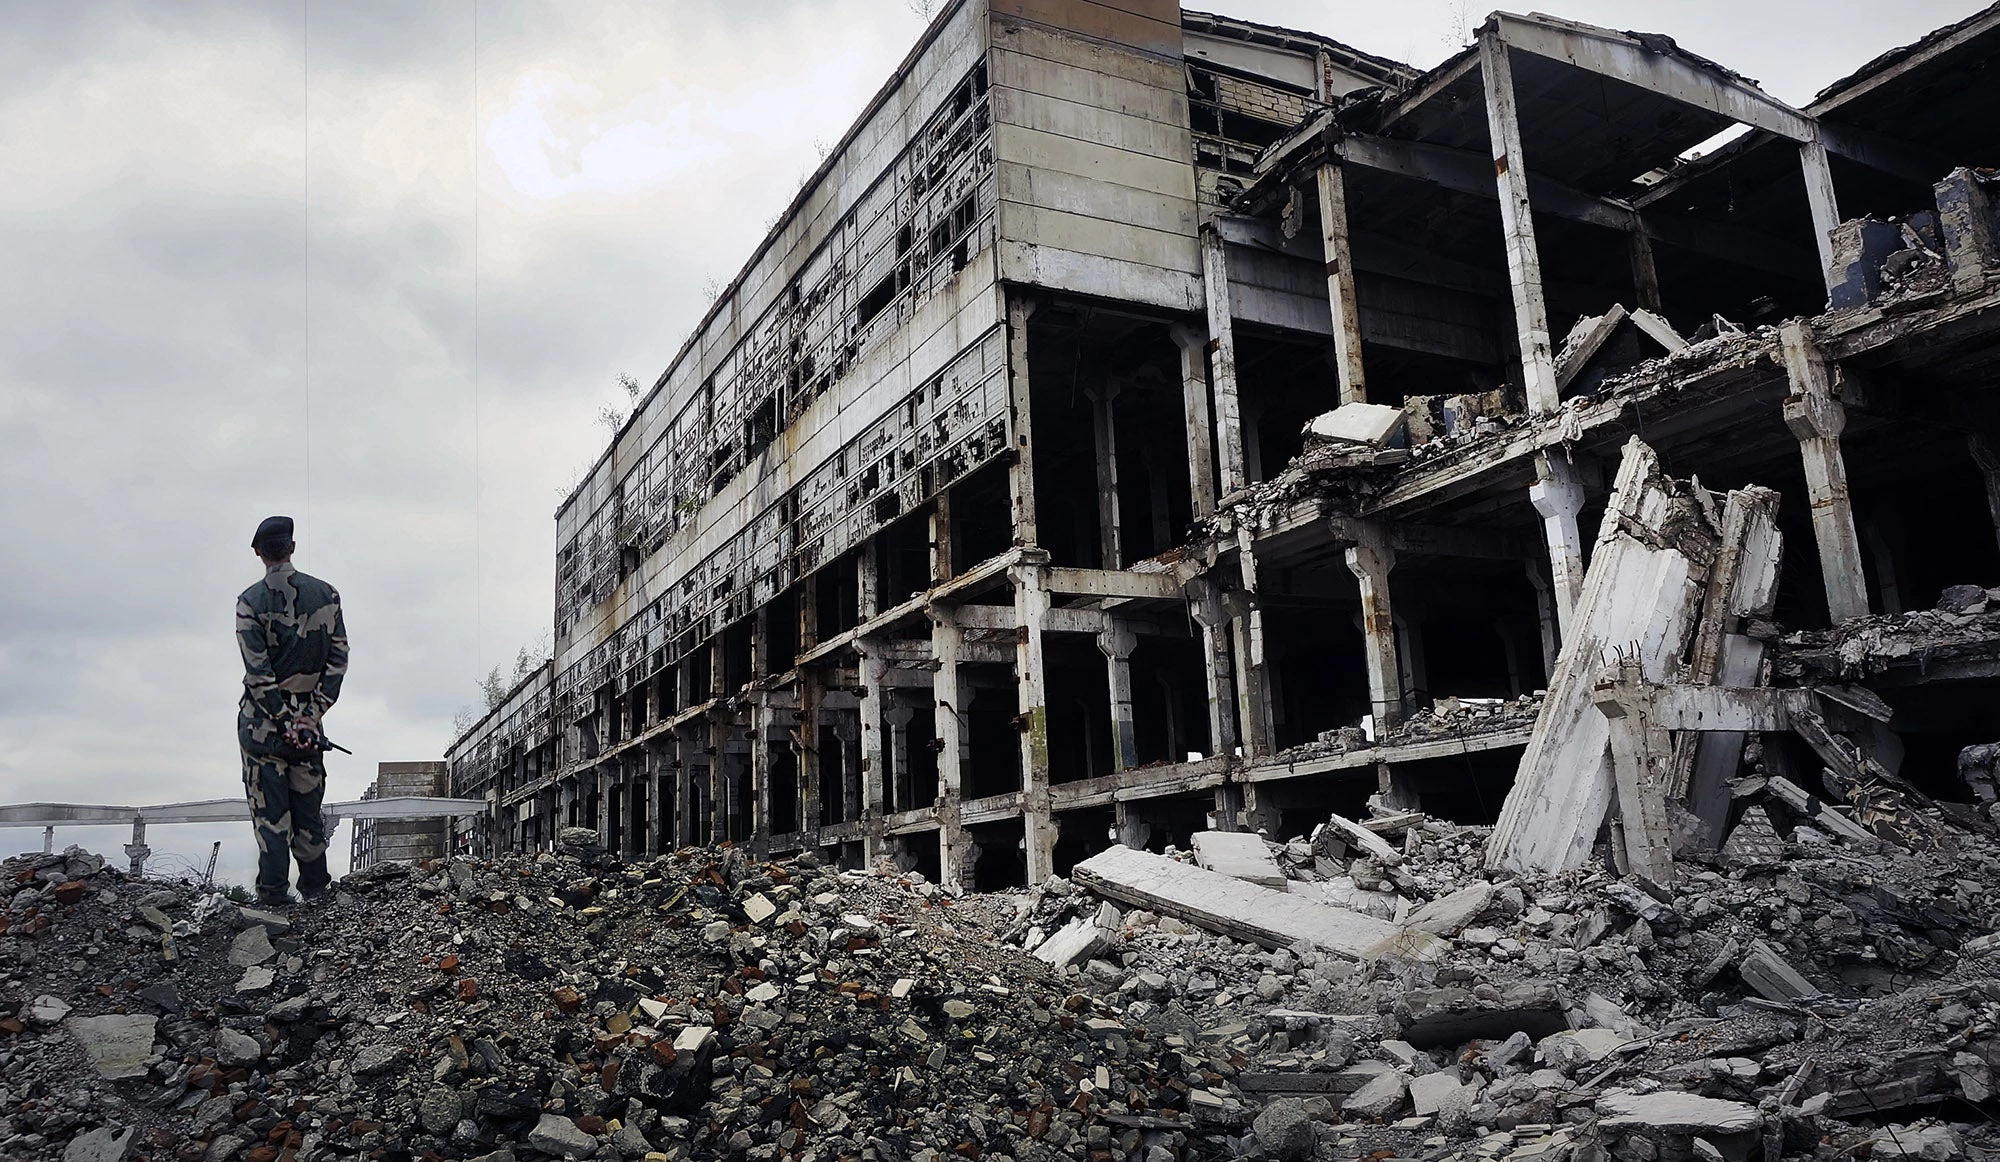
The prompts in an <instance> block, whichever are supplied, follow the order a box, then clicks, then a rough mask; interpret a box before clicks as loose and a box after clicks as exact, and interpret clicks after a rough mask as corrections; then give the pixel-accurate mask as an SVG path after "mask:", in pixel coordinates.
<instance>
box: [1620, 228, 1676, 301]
mask: <svg viewBox="0 0 2000 1162" xmlns="http://www.w3.org/2000/svg"><path fill="white" fill-rule="evenodd" d="M1625 244H1626V253H1627V256H1628V257H1629V258H1630V260H1631V263H1632V301H1633V302H1634V303H1635V304H1637V305H1638V307H1639V309H1640V310H1642V311H1652V312H1653V313H1655V314H1658V313H1660V312H1661V311H1663V310H1665V309H1666V308H1665V307H1664V306H1662V305H1661V303H1660V273H1659V268H1658V267H1657V266H1655V265H1654V263H1653V240H1652V238H1651V237H1649V236H1648V235H1647V233H1646V224H1645V223H1644V222H1642V221H1640V220H1639V215H1637V214H1633V215H1632V227H1631V229H1630V230H1627V231H1626V233H1625Z"/></svg>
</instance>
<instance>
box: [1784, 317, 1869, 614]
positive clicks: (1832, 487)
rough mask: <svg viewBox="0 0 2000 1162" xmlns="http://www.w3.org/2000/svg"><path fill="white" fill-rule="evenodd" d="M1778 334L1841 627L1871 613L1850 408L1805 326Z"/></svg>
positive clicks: (1790, 412) (1789, 419)
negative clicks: (1848, 449)
mask: <svg viewBox="0 0 2000 1162" xmlns="http://www.w3.org/2000/svg"><path fill="white" fill-rule="evenodd" d="M1778 334H1779V341H1780V342H1781V343H1782V344H1783V347H1784V353H1785V371H1786V374H1787V375H1788V376H1789V377H1790V380H1791V396H1790V398H1788V399H1787V400H1786V401H1785V426H1786V427H1788V428H1790V429H1791V431H1792V435H1793V436H1795V437H1797V438H1798V441H1799V453H1800V455H1801V456H1802V457H1803V458H1804V461H1805V470H1806V494H1807V497H1808V498H1809V499H1810V501H1811V503H1812V518H1813V538H1814V540H1816V541H1817V542H1818V544H1819V567H1820V573H1821V575H1822V577H1823V578H1824V580H1825V583H1826V611H1827V617H1828V618H1829V619H1831V620H1832V621H1833V623H1834V624H1835V625H1838V624H1840V623H1841V622H1843V621H1848V620H1851V619H1853V618H1856V617H1865V616H1867V614H1868V583H1867V579H1866V577H1865V576H1864V575H1863V573H1862V571H1861V538H1860V536H1859V535H1858V534H1857V533H1856V532H1855V528H1854V502H1853V500H1852V498H1851V497H1850V496H1849V495H1848V490H1847V461H1846V460H1845V459H1844V458H1843V457H1842V455H1841V452H1840V433H1841V432H1842V431H1843V430H1844V429H1845V428H1846V427H1847V408H1846V407H1845V405H1843V404H1842V403H1841V402H1840V399H1839V398H1838V397H1837V396H1835V395H1834V392H1833V375H1832V369H1831V367H1830V365H1829V364H1828V362H1827V360H1826V358H1825V356H1823V355H1822V354H1821V353H1820V352H1819V350H1818V348H1817V347H1816V346H1815V345H1814V343H1813V339H1812V334H1811V332H1809V331H1808V330H1807V329H1806V327H1805V324H1804V323H1802V322H1799V321H1797V320H1794V321H1793V322H1790V323H1787V324H1785V326H1784V327H1783V328H1782V329H1781V330H1780V331H1779V333H1778Z"/></svg>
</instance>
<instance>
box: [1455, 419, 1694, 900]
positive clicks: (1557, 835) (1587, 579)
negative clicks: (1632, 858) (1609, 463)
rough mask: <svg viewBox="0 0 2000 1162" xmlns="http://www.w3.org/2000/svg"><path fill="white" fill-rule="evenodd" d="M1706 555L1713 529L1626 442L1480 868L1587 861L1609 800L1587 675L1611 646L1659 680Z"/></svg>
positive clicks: (1603, 737) (1634, 443)
mask: <svg viewBox="0 0 2000 1162" xmlns="http://www.w3.org/2000/svg"><path fill="white" fill-rule="evenodd" d="M1714 555H1715V531H1714V529H1713V528H1711V527H1710V526H1709V525H1708V523H1707V521H1706V520H1705V519H1704V518H1703V517H1702V515H1701V511H1700V508H1699V506H1697V505H1696V504H1695V503H1694V501H1693V498H1692V497H1691V496H1690V495H1689V493H1688V490H1687V487H1686V486H1685V485H1679V484H1676V483H1675V482H1674V481H1671V480H1669V479H1668V478H1667V477H1666V475H1665V474H1664V473H1662V472H1661V471H1660V464H1659V459H1658V458H1657V457H1656V456H1655V455H1654V454H1653V450H1652V449H1651V448H1649V447H1647V446H1646V445H1645V444H1644V443H1641V442H1640V441H1639V440H1638V438H1636V437H1634V438H1633V439H1632V440H1631V441H1630V442H1628V443H1627V444H1626V445H1625V458H1624V462H1623V463H1622V464H1621V465H1620V466H1619V469H1618V479H1617V483H1616V484H1615V485H1614V486H1613V488H1612V491H1611V498H1610V502H1609V504H1608V506H1607V507H1606V510H1605V514H1604V523H1603V525H1602V526H1601V527H1600V530H1599V532H1598V537H1597V548H1596V551H1595V552H1594V553H1593V554H1592V555H1591V558H1590V569H1589V570H1588V572H1586V573H1585V574H1584V580H1583V593H1582V595H1581V596H1579V597H1578V598H1577V605H1576V614H1575V617H1574V618H1573V619H1572V621H1571V626H1572V632H1571V633H1570V635H1569V637H1568V640H1566V641H1564V642H1563V646H1562V653H1561V655H1560V656H1559V657H1558V659H1557V661H1556V672H1555V675H1554V676H1553V677H1552V678H1550V680H1549V693H1548V698H1547V700H1546V701H1545V702H1544V703H1543V704H1542V713H1541V716H1540V717H1539V718H1537V719H1536V720H1535V730H1534V733H1533V734H1532V735H1531V736H1530V737H1529V739H1528V749H1527V751H1526V753H1524V754H1523V755H1522V756H1521V765H1520V768H1519V770H1518V772H1517V773H1516V774H1515V776H1514V788H1513V790H1511V791H1509V792H1508V794H1507V802H1506V805H1505V806H1504V807H1502V808H1501V811H1500V819H1499V822H1498V823H1496V824H1495V825H1494V828H1493V834H1492V837H1491V838H1490V839H1489V840H1488V841H1487V848H1486V862H1487V866H1489V867H1494V868H1505V869H1508V870H1513V871H1556V870H1560V869H1562V868H1570V867H1575V866H1577V865H1578V864H1580V863H1582V862H1583V861H1584V860H1585V859H1586V858H1587V857H1588V856H1589V854H1590V847H1591V844H1592V842H1593V841H1595V839H1596V838H1597V832H1598V829H1599V828H1600V827H1601V826H1602V825H1603V823H1604V817H1605V812H1606V810H1607V809H1608V808H1609V806H1610V803H1611V796H1612V771H1611V751H1610V730H1609V727H1608V725H1607V722H1606V720H1605V717H1604V714H1603V712H1602V711H1600V710H1599V709H1598V708H1597V704H1596V702H1595V701H1594V693H1595V688H1596V685H1597V680H1598V676H1599V674H1600V672H1601V671H1602V669H1603V667H1604V664H1605V661H1606V659H1607V658H1608V657H1610V656H1611V654H1612V652H1613V651H1614V650H1632V649H1634V648H1635V647H1636V649H1637V651H1638V658H1639V665H1640V669H1641V671H1642V673H1643V675H1644V677H1646V678H1647V679H1649V680H1651V681H1654V682H1661V681H1665V680H1666V679H1667V678H1668V677H1669V676H1670V671H1671V670H1672V667H1673V666H1674V664H1675V663H1676V662H1677V661H1678V660H1679V659H1680V658H1681V656H1682V654H1683V653H1684V652H1685V650H1686V648H1687V644H1688V639H1689V636H1690V635H1691V634H1692V633H1693V631H1694V624H1695V616H1696V613H1697V611H1698V609H1699V606H1700V602H1701V594H1702V588H1701V583H1702V579H1703V577H1704V575H1705V571H1706V569H1707V566H1708V564H1709V562H1710V561H1712V560H1713V559H1714Z"/></svg>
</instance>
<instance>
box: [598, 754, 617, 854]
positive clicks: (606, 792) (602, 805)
mask: <svg viewBox="0 0 2000 1162" xmlns="http://www.w3.org/2000/svg"><path fill="white" fill-rule="evenodd" d="M594 775H595V777H596V780H597V842H598V843H599V844H601V845H603V847H604V849H605V850H606V851H610V850H611V785H612V782H613V781H614V780H613V776H612V774H611V764H610V763H609V762H604V763H599V764H598V766H597V770H596V771H595V772H594Z"/></svg>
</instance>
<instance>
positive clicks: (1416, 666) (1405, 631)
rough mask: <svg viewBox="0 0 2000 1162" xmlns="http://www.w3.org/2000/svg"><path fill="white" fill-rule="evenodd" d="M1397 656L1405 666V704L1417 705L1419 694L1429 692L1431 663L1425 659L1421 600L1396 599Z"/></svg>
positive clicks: (1403, 691) (1403, 667) (1403, 694)
mask: <svg viewBox="0 0 2000 1162" xmlns="http://www.w3.org/2000/svg"><path fill="white" fill-rule="evenodd" d="M1396 658H1397V660H1398V661H1399V662H1400V663H1401V664H1402V670H1403V690H1402V696H1403V705H1404V706H1414V705H1417V702H1416V696H1417V695H1420V694H1428V693H1430V688H1431V674H1430V666H1429V665H1427V664H1426V662H1425V659H1424V616H1423V607H1422V605H1421V604H1418V603H1416V602H1411V601H1408V600H1404V601H1399V602H1397V603H1396Z"/></svg>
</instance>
